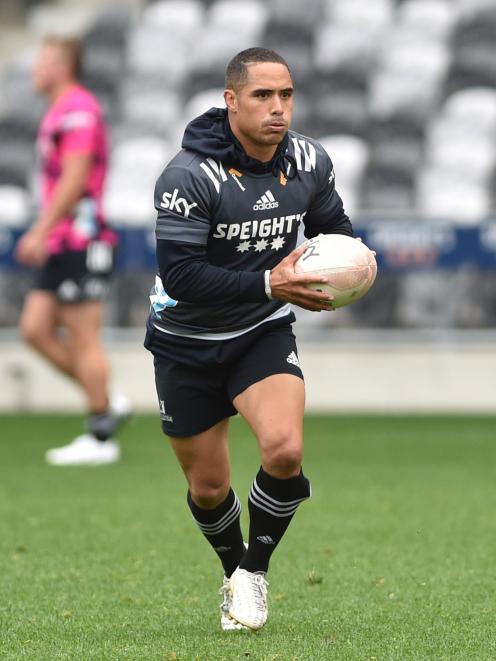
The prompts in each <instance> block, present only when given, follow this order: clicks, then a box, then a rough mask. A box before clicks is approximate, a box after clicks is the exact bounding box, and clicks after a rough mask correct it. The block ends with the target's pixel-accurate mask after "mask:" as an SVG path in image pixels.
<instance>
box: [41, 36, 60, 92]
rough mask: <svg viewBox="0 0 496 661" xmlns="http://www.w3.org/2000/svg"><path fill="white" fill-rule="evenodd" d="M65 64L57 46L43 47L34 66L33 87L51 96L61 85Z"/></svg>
mask: <svg viewBox="0 0 496 661" xmlns="http://www.w3.org/2000/svg"><path fill="white" fill-rule="evenodd" d="M64 73H65V63H64V59H63V57H62V53H61V52H60V49H59V48H57V47H56V46H50V45H46V46H42V47H41V48H40V50H39V52H38V55H37V57H36V60H35V62H34V66H33V87H34V89H35V90H36V91H37V92H39V93H40V94H46V95H50V94H52V92H53V91H54V90H55V89H56V88H57V86H58V85H59V84H60V80H61V79H62V78H63V76H64Z"/></svg>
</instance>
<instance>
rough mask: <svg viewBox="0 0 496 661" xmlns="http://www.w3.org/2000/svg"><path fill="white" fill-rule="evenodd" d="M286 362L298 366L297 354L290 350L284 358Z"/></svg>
mask: <svg viewBox="0 0 496 661" xmlns="http://www.w3.org/2000/svg"><path fill="white" fill-rule="evenodd" d="M286 362H287V363H289V364H290V365H296V367H300V361H299V360H298V356H297V355H296V353H295V352H294V351H292V352H291V353H290V354H289V356H288V357H287V358H286Z"/></svg>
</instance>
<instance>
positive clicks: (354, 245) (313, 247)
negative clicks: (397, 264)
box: [295, 234, 377, 308]
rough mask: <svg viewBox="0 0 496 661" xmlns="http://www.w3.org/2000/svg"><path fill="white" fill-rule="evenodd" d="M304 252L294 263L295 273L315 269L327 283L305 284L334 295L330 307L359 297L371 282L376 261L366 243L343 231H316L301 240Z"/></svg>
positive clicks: (368, 287)
mask: <svg viewBox="0 0 496 661" xmlns="http://www.w3.org/2000/svg"><path fill="white" fill-rule="evenodd" d="M304 245H306V246H307V248H306V250H305V252H304V253H303V255H302V256H301V257H300V258H299V259H298V261H297V262H296V264H295V272H296V273H315V274H317V275H320V276H325V277H326V278H327V283H322V284H321V283H317V284H313V283H312V284H309V285H306V286H307V287H310V288H311V289H316V290H319V291H326V292H328V293H329V294H332V296H334V300H333V307H334V308H340V307H343V306H344V305H349V304H350V303H353V302H354V301H358V299H360V298H362V296H364V295H365V294H366V293H367V292H368V290H369V289H370V288H371V287H372V285H373V284H374V280H375V277H376V275H377V263H376V261H375V257H374V253H373V252H372V251H371V250H369V248H367V246H366V245H365V244H364V243H362V242H361V241H359V240H358V239H354V238H352V237H350V236H345V235H343V234H319V235H318V236H316V237H314V238H313V239H310V240H309V241H307V242H306V244H304Z"/></svg>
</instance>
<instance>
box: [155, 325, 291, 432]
mask: <svg viewBox="0 0 496 661" xmlns="http://www.w3.org/2000/svg"><path fill="white" fill-rule="evenodd" d="M145 347H146V348H147V349H149V350H150V351H151V352H152V353H153V355H154V365H155V385H156V388H157V395H158V404H159V411H160V418H161V420H162V429H163V431H164V433H165V434H167V435H168V436H174V437H181V436H192V435H193V434H199V433H200V432H203V431H206V430H207V429H209V428H210V427H212V426H213V425H215V424H217V423H218V422H220V421H221V420H223V419H224V418H227V417H229V416H232V415H236V413H237V411H236V409H235V408H234V406H233V404H232V402H233V399H234V398H235V397H236V396H237V395H239V394H240V393H241V392H243V391H244V390H246V388H248V386H251V385H252V384H253V383H256V382H257V381H261V380H262V379H265V378H266V377H268V376H271V375H272V374H294V375H295V376H297V377H299V378H301V379H303V373H302V371H301V368H300V365H299V362H298V350H297V348H296V341H295V336H294V334H293V332H292V330H291V326H290V325H289V324H287V323H286V324H285V325H284V326H281V325H279V326H275V327H274V326H272V325H271V323H270V322H269V323H267V324H262V325H261V326H259V327H258V328H256V329H254V330H252V331H250V332H248V333H244V334H243V335H240V336H238V337H236V338H233V339H231V340H222V341H217V340H196V339H189V338H184V337H178V336H177V335H169V334H166V333H163V332H161V331H159V330H157V329H155V328H148V330H147V335H146V339H145Z"/></svg>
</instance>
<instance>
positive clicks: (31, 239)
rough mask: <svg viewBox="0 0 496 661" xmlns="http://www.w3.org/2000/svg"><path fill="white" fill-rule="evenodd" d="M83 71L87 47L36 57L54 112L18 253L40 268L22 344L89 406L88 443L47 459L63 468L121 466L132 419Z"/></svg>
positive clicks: (103, 152)
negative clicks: (115, 332)
mask: <svg viewBox="0 0 496 661" xmlns="http://www.w3.org/2000/svg"><path fill="white" fill-rule="evenodd" d="M79 63H80V45H79V43H78V42H77V40H73V39H65V38H61V37H47V38H46V39H45V40H44V42H43V44H42V46H41V48H40V50H39V52H38V55H37V57H36V60H35V64H34V67H33V85H34V88H35V89H36V91H37V92H39V93H41V94H43V95H44V96H46V97H47V98H48V100H49V102H50V106H49V108H48V110H47V112H46V114H45V116H44V118H43V120H42V122H41V125H40V129H39V133H38V139H37V146H38V149H39V153H40V160H41V180H42V181H41V183H42V205H41V211H40V213H39V215H38V217H37V218H36V220H35V222H34V223H33V225H32V226H31V227H30V229H29V230H28V231H27V232H26V233H25V234H24V235H23V236H22V237H21V239H20V240H19V242H18V244H17V247H16V254H17V258H18V260H19V261H20V262H22V263H24V264H26V265H29V266H34V267H37V276H36V282H35V283H34V287H33V289H32V291H31V292H30V293H29V294H28V296H27V298H26V301H25V303H24V308H23V311H22V315H21V322H20V327H21V333H22V336H23V338H24V340H25V341H26V342H28V343H29V344H30V345H31V346H32V347H33V348H34V349H36V350H37V351H38V352H39V353H40V354H41V355H43V356H44V357H45V358H46V359H47V360H48V361H49V362H50V363H51V364H52V365H53V366H55V367H56V368H58V369H59V370H61V371H62V372H63V373H64V374H66V375H67V376H69V377H70V378H72V379H73V380H74V381H75V382H76V383H77V384H78V385H79V386H80V387H81V388H82V390H83V393H84V395H85V397H86V401H87V407H88V421H87V433H85V434H83V435H81V436H78V437H77V438H76V439H74V440H73V441H72V442H71V443H69V444H68V445H66V446H64V447H61V448H53V449H51V450H49V451H48V452H47V454H46V459H47V461H48V462H49V463H51V464H57V465H65V464H104V463H112V462H115V461H117V460H118V459H119V455H120V449H119V445H118V443H117V442H116V441H115V440H114V439H113V438H112V435H113V434H114V432H115V430H116V428H117V426H118V424H119V422H120V421H121V419H122V418H123V417H125V416H126V415H127V413H128V412H129V411H128V410H127V408H128V407H127V403H126V401H125V400H124V399H123V398H121V399H120V400H119V402H117V401H115V402H114V410H112V407H111V405H110V404H109V392H108V381H109V369H108V363H107V358H106V356H105V352H104V349H103V346H102V342H101V339H100V331H101V326H102V318H103V302H102V301H103V299H104V297H105V295H106V293H107V289H108V279H109V276H110V274H111V271H112V263H113V251H114V246H115V244H116V235H115V233H114V232H112V231H111V230H110V229H109V228H108V227H107V226H106V224H105V222H104V219H103V215H102V206H101V202H102V192H103V185H104V180H105V174H106V169H107V137H106V128H105V125H104V121H103V118H102V112H101V109H100V106H99V104H98V101H97V100H96V98H95V97H94V96H93V95H92V94H91V93H90V92H89V91H88V90H87V89H85V88H84V87H83V86H82V85H81V84H80V83H79V82H78V75H79ZM59 327H62V328H63V330H64V333H63V334H60V333H59Z"/></svg>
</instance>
